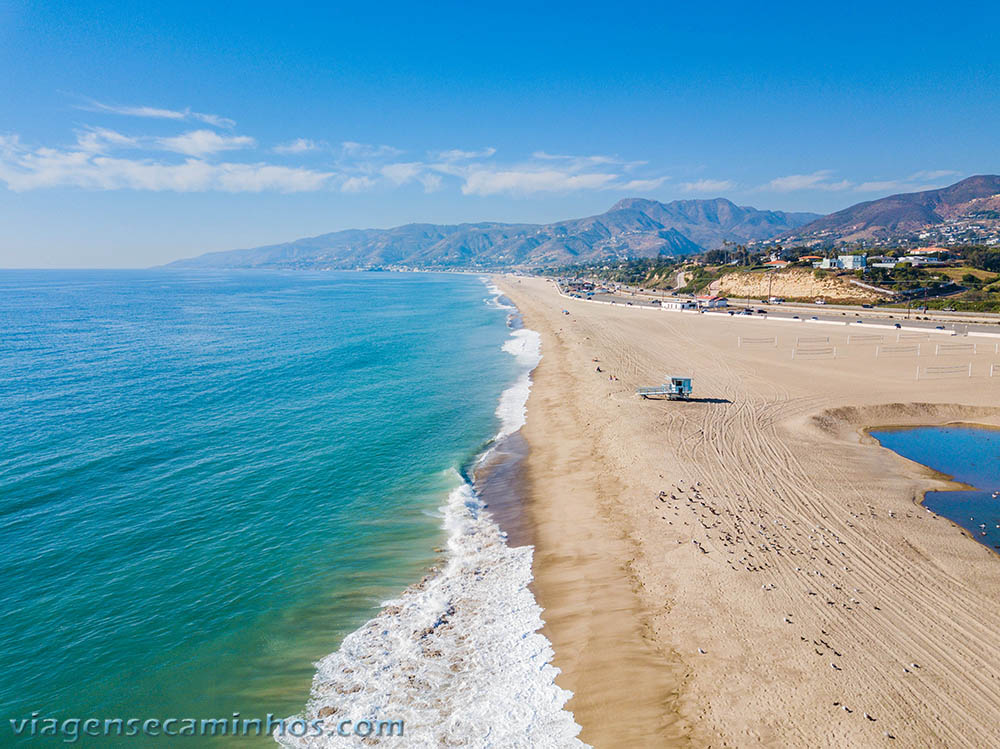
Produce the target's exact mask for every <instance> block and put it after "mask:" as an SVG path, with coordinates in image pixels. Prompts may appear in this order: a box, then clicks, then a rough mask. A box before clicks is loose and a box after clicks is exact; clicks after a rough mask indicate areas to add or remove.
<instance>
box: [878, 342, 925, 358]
mask: <svg viewBox="0 0 1000 749" xmlns="http://www.w3.org/2000/svg"><path fill="white" fill-rule="evenodd" d="M883 356H920V344H919V343H912V344H905V345H897V344H889V345H887V346H876V347H875V358H876V359H881V358H882V357H883Z"/></svg>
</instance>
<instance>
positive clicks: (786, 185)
mask: <svg viewBox="0 0 1000 749" xmlns="http://www.w3.org/2000/svg"><path fill="white" fill-rule="evenodd" d="M851 187H853V184H852V183H851V182H849V181H847V180H846V179H845V180H838V181H835V180H834V179H833V172H832V171H831V170H829V169H823V170H821V171H818V172H813V173H812V174H789V175H787V176H785V177H777V178H775V179H772V180H771V181H770V182H768V183H767V184H766V185H762V186H761V187H760V188H758V189H760V190H768V191H772V192H795V191H798V190H829V191H836V190H848V189H850V188H851Z"/></svg>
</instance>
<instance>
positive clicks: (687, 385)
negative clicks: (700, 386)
mask: <svg viewBox="0 0 1000 749" xmlns="http://www.w3.org/2000/svg"><path fill="white" fill-rule="evenodd" d="M691 389H692V388H691V378H690V377H675V376H672V375H671V376H668V377H667V381H666V382H664V383H663V384H662V385H658V386H657V387H651V388H639V389H638V390H637V391H636V393H637V394H638V395H641V396H642V397H643V398H651V397H653V396H654V395H661V396H666V398H667V400H672V401H683V400H687V399H688V398H690V397H691Z"/></svg>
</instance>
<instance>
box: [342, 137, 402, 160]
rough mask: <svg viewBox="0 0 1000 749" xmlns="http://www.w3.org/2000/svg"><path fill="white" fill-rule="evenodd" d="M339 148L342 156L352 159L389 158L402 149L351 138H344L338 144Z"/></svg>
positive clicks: (399, 152) (396, 154)
mask: <svg viewBox="0 0 1000 749" xmlns="http://www.w3.org/2000/svg"><path fill="white" fill-rule="evenodd" d="M340 149H341V151H342V153H343V154H344V156H346V157H348V158H353V159H379V158H391V157H393V156H398V155H399V154H401V153H402V151H400V150H399V149H398V148H394V147H393V146H385V145H382V146H376V145H373V144H371V143H358V142H357V141H353V140H345V141H344V142H343V143H341V144H340Z"/></svg>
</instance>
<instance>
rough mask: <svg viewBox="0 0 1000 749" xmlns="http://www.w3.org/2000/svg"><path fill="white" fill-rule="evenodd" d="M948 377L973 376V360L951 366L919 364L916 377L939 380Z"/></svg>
mask: <svg viewBox="0 0 1000 749" xmlns="http://www.w3.org/2000/svg"><path fill="white" fill-rule="evenodd" d="M948 377H972V362H969V363H968V364H956V365H954V366H950V367H942V366H930V367H921V366H920V365H917V377H916V379H918V380H937V379H944V378H948Z"/></svg>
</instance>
